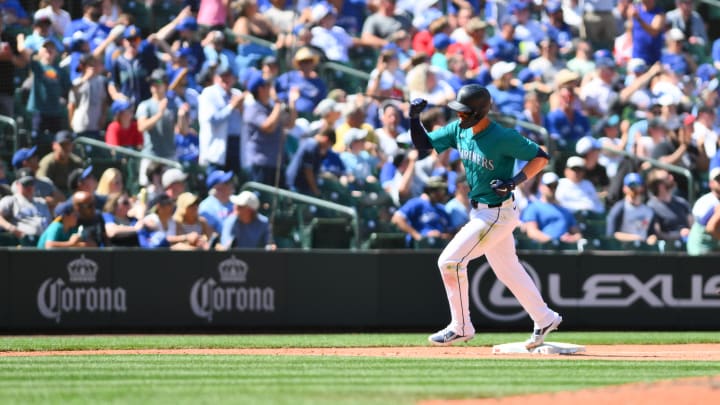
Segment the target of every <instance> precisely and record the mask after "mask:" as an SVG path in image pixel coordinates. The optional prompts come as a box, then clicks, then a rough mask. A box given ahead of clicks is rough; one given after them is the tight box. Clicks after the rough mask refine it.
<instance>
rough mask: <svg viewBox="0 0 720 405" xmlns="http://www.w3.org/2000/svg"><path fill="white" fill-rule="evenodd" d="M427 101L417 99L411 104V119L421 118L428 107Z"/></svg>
mask: <svg viewBox="0 0 720 405" xmlns="http://www.w3.org/2000/svg"><path fill="white" fill-rule="evenodd" d="M427 104H428V102H427V100H425V99H422V98H416V99H414V100H413V101H411V102H410V118H420V113H421V112H423V110H424V109H425V107H427Z"/></svg>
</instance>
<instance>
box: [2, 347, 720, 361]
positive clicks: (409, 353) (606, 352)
mask: <svg viewBox="0 0 720 405" xmlns="http://www.w3.org/2000/svg"><path fill="white" fill-rule="evenodd" d="M586 350H587V351H586V352H584V353H578V354H574V355H541V354H520V355H518V354H501V355H493V354H492V348H490V347H474V346H451V347H432V346H418V347H335V348H333V347H323V348H263V349H249V348H233V349H127V350H60V351H29V352H10V351H6V352H0V356H87V355H139V354H154V355H156V354H166V355H178V354H185V355H270V356H367V357H398V358H402V357H408V358H448V359H483V358H496V359H497V358H507V359H511V358H512V359H515V358H534V359H542V360H656V361H657V360H698V361H699V360H703V361H720V344H688V345H590V346H586Z"/></svg>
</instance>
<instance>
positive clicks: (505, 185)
mask: <svg viewBox="0 0 720 405" xmlns="http://www.w3.org/2000/svg"><path fill="white" fill-rule="evenodd" d="M490 188H491V189H492V190H493V191H494V192H495V194H497V195H499V196H500V197H505V196H506V195H508V194H510V193H511V192H512V191H513V190H514V189H515V182H514V181H512V180H500V179H495V180H493V181H491V182H490Z"/></svg>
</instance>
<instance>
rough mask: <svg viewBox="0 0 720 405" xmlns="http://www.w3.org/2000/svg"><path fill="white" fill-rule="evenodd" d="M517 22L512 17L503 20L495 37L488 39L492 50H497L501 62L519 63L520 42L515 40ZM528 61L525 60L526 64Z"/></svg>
mask: <svg viewBox="0 0 720 405" xmlns="http://www.w3.org/2000/svg"><path fill="white" fill-rule="evenodd" d="M516 24H517V20H516V19H515V18H514V17H512V16H506V17H505V18H503V19H502V22H501V25H500V28H499V29H496V32H495V36H493V37H492V38H490V39H488V41H487V43H488V45H489V47H490V48H493V49H494V50H495V53H496V56H497V58H498V59H499V60H503V61H505V62H518V61H519V55H520V41H518V40H517V39H515V25H516ZM525 61H526V60H523V62H525Z"/></svg>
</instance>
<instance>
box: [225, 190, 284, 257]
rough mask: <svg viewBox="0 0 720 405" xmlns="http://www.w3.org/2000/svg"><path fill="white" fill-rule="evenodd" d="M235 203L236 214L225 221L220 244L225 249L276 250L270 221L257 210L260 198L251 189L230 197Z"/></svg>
mask: <svg viewBox="0 0 720 405" xmlns="http://www.w3.org/2000/svg"><path fill="white" fill-rule="evenodd" d="M230 201H232V203H233V204H234V205H235V208H234V214H233V215H231V216H229V217H228V218H227V219H226V220H225V222H223V228H222V234H221V235H222V236H221V237H220V244H221V245H222V247H223V248H225V249H231V248H263V247H264V248H265V249H266V250H275V247H276V246H275V243H274V242H273V237H272V232H271V231H270V223H269V222H268V219H267V218H266V217H265V216H264V215H261V214H258V212H257V210H258V208H259V207H260V200H258V198H257V196H256V195H255V194H253V193H252V192H251V191H243V192H242V193H240V194H238V195H234V196H232V197H230Z"/></svg>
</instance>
